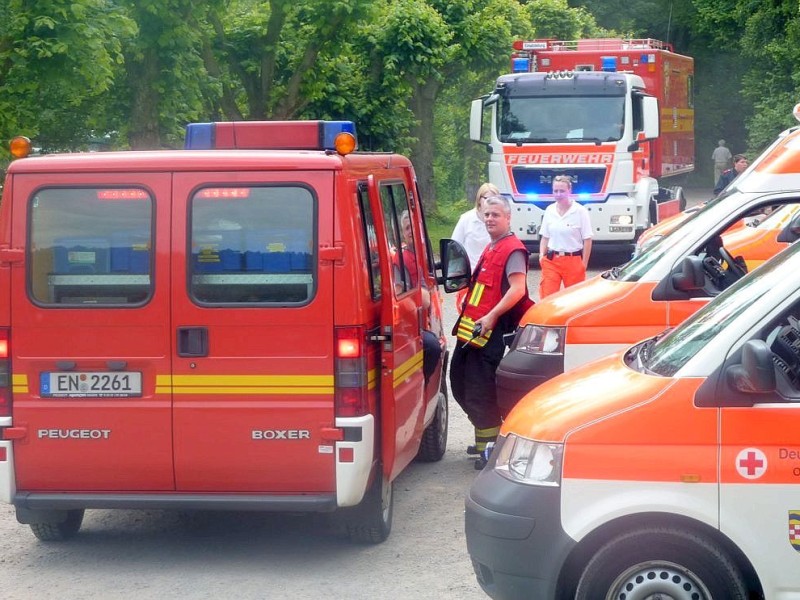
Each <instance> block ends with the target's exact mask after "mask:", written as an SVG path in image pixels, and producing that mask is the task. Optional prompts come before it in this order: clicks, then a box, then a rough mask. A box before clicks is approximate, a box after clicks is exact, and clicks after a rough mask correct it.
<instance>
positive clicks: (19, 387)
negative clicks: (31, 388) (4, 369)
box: [11, 373, 28, 394]
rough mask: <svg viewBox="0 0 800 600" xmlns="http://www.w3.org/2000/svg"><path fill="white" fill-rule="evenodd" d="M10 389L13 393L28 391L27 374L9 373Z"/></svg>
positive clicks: (25, 392)
mask: <svg viewBox="0 0 800 600" xmlns="http://www.w3.org/2000/svg"><path fill="white" fill-rule="evenodd" d="M11 391H12V392H14V393H15V394H27V393H28V376H27V375H26V374H25V373H12V374H11Z"/></svg>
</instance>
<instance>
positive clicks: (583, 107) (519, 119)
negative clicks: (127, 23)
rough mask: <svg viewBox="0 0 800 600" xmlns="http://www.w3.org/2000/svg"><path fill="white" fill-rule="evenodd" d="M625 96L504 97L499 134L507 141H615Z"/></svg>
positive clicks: (622, 119) (621, 119) (620, 132)
mask: <svg viewBox="0 0 800 600" xmlns="http://www.w3.org/2000/svg"><path fill="white" fill-rule="evenodd" d="M624 109H625V97H624V96H537V97H519V96H512V97H506V98H503V100H502V101H501V102H500V104H499V119H498V129H499V130H498V136H499V138H500V141H501V142H504V143H520V144H521V143H526V142H528V143H542V144H543V143H548V142H559V143H564V142H595V143H599V142H612V141H617V140H619V139H620V138H621V137H622V133H623V129H624V123H625V120H624V119H625V110H624Z"/></svg>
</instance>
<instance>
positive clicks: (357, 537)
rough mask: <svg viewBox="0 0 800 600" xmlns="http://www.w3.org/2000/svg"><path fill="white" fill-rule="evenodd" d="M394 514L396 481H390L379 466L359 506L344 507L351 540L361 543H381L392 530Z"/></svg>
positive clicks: (344, 515)
mask: <svg viewBox="0 0 800 600" xmlns="http://www.w3.org/2000/svg"><path fill="white" fill-rule="evenodd" d="M393 514H394V482H392V481H389V480H388V479H387V478H386V476H385V475H384V474H383V471H382V468H381V467H380V465H379V466H378V469H377V472H376V474H375V478H374V479H373V482H372V485H370V486H369V489H368V490H367V493H366V494H364V499H363V500H361V503H360V504H358V506H354V507H352V508H345V509H343V515H342V516H343V517H344V522H345V526H346V527H347V535H348V536H349V537H350V541H352V542H357V543H359V544H380V543H381V542H384V541H386V538H388V537H389V533H390V532H391V530H392V517H393Z"/></svg>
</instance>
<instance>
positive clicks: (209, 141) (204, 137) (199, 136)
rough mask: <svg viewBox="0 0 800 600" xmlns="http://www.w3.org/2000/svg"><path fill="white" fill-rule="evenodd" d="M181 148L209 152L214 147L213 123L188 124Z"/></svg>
mask: <svg viewBox="0 0 800 600" xmlns="http://www.w3.org/2000/svg"><path fill="white" fill-rule="evenodd" d="M183 147H184V149H186V150H211V149H212V148H213V147H214V123H189V124H188V125H187V126H186V139H185V140H184V142H183Z"/></svg>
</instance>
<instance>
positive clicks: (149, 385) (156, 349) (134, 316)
mask: <svg viewBox="0 0 800 600" xmlns="http://www.w3.org/2000/svg"><path fill="white" fill-rule="evenodd" d="M31 160H34V159H31ZM169 198H170V176H169V174H159V173H143V174H129V173H125V174H119V173H117V174H108V173H91V174H83V175H79V174H51V173H37V174H35V175H34V174H17V175H15V178H14V190H13V199H12V201H13V203H14V210H13V215H12V228H11V230H12V234H11V243H12V247H13V248H24V249H25V258H24V263H23V265H15V266H14V267H12V269H11V287H12V292H13V293H12V294H11V297H12V300H11V346H10V347H11V362H12V368H13V410H14V425H15V426H16V427H20V428H23V429H25V430H27V435H26V437H24V438H22V439H20V440H18V442H16V443H15V446H14V452H15V470H16V483H17V489H18V490H20V491H25V492H35V491H93V492H102V491H106V492H108V491H117V490H119V491H131V490H133V491H144V490H147V491H170V490H173V489H174V478H173V469H172V398H171V395H170V393H169V390H168V389H165V388H162V387H161V386H158V385H157V384H156V382H157V381H158V379H159V377H160V376H161V375H162V374H168V373H169V372H170V360H171V359H170V346H171V345H170V338H171V332H170V326H169V320H170V313H169V297H170V280H169V277H168V275H169V261H170V259H169V254H168V252H167V249H168V236H169V231H170V212H169ZM165 236H166V237H165Z"/></svg>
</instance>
